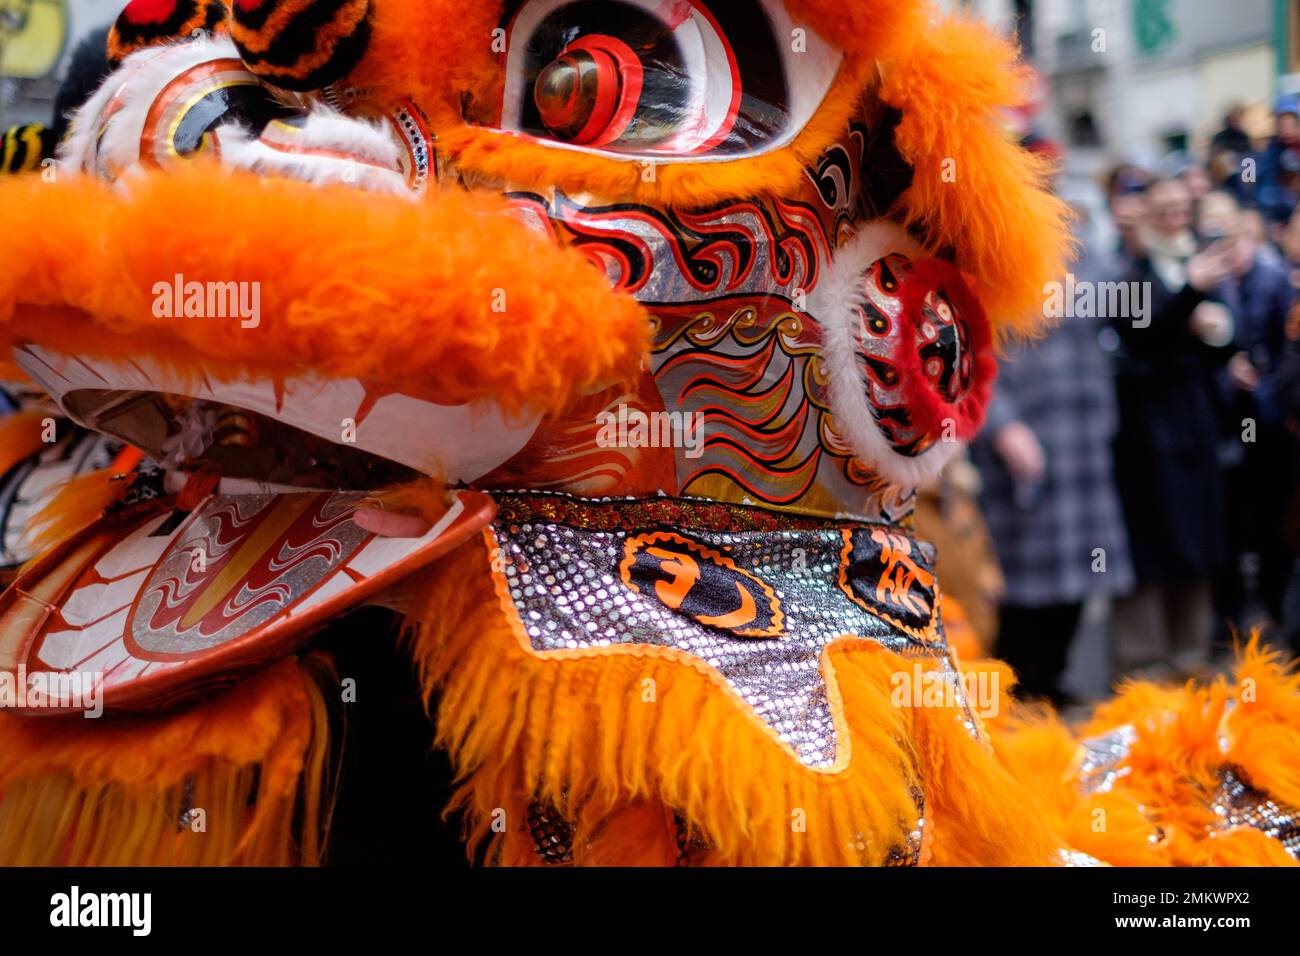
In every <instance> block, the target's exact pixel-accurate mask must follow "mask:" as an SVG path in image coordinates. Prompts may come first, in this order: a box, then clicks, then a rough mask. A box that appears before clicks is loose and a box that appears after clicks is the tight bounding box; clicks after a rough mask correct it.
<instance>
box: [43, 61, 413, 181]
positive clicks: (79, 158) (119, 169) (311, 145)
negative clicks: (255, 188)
mask: <svg viewBox="0 0 1300 956" xmlns="http://www.w3.org/2000/svg"><path fill="white" fill-rule="evenodd" d="M228 59H234V60H238V59H239V51H238V50H237V49H236V48H235V45H234V43H232V42H231V40H230V38H229V37H224V36H203V37H200V38H198V39H194V40H183V41H180V42H178V43H175V44H168V45H164V46H157V47H149V48H147V49H144V50H138V51H136V52H135V53H132V54H131V55H130V56H128V57H127V58H126V59H125V60H123V61H122V65H121V67H119V68H118V69H117V70H116V71H114V72H113V73H112V74H111V75H110V76H109V77H108V79H107V80H105V81H104V83H103V85H101V86H100V88H99V89H98V90H97V91H96V93H95V95H94V96H92V97H91V98H90V100H88V101H87V102H86V104H85V105H84V106H83V107H82V108H81V109H80V110H78V111H77V112H76V113H75V114H74V116H73V119H72V124H71V128H70V132H69V135H68V138H67V139H66V140H65V141H64V143H63V145H62V146H61V147H60V149H59V158H60V160H61V161H62V162H63V163H65V164H66V165H67V166H68V168H69V169H70V170H71V171H73V172H87V173H95V174H98V175H101V176H104V177H105V178H108V179H117V178H119V177H125V178H130V177H131V176H132V175H133V174H134V173H136V172H137V171H139V170H140V169H141V168H142V164H141V162H140V149H141V140H142V138H143V136H144V127H145V123H146V122H147V121H148V117H149V111H150V110H151V109H152V108H153V105H154V103H155V101H156V100H157V98H158V96H159V94H160V93H162V91H163V90H164V89H165V88H166V87H167V85H168V84H169V83H171V82H172V80H174V79H175V78H176V77H177V76H179V75H181V74H182V73H184V72H185V71H186V70H189V69H192V68H193V67H196V66H199V65H200V64H202V63H207V62H210V61H212V60H228ZM243 72H244V73H245V74H246V75H247V76H248V78H249V79H250V80H252V81H257V77H256V76H254V75H253V74H252V73H249V72H247V71H243ZM267 93H268V96H269V95H271V91H270V90H268V91H267ZM115 102H116V103H119V104H120V108H119V109H117V111H116V112H114V113H113V114H112V115H111V116H108V117H107V119H106V118H105V114H106V113H107V112H108V110H109V108H110V106H111V105H112V104H114V103H115ZM215 132H216V138H217V141H218V143H219V144H220V149H221V159H222V162H223V163H225V164H227V165H230V166H235V167H238V168H242V169H251V170H256V171H258V172H265V173H270V174H272V175H280V176H286V177H290V178H294V179H301V180H304V181H306V182H310V183H318V184H319V183H346V184H348V185H353V186H358V187H360V188H362V189H367V190H371V191H375V192H384V193H393V194H396V195H410V190H409V189H408V188H407V185H406V178H405V176H404V175H403V174H402V173H401V165H400V156H401V152H400V146H399V144H398V142H397V141H396V139H395V138H394V136H393V135H392V134H391V132H390V131H389V130H387V129H386V128H385V127H384V126H383V125H382V124H380V123H374V122H370V121H367V120H362V119H354V118H353V117H350V116H345V115H344V114H342V113H339V112H337V111H335V110H333V109H331V108H329V107H328V106H325V105H324V104H320V105H316V106H314V107H313V108H312V111H311V112H310V113H309V114H308V115H307V117H306V120H305V122H304V124H303V125H302V127H300V128H298V129H296V130H295V131H294V133H293V139H294V143H295V146H300V147H301V148H302V149H304V150H306V152H303V153H298V152H294V151H286V150H282V149H276V148H275V147H274V146H271V145H268V144H267V143H264V142H262V141H260V140H259V139H255V138H254V137H253V136H252V135H251V134H250V133H249V131H248V130H246V129H244V128H242V127H241V126H239V125H237V124H235V123H226V124H224V125H222V126H220V127H218V128H217V130H216V131H215ZM315 150H319V151H322V152H332V153H342V154H346V155H347V156H355V157H356V160H355V162H352V161H349V160H348V159H346V158H341V157H336V156H327V155H313V152H312V151H315Z"/></svg>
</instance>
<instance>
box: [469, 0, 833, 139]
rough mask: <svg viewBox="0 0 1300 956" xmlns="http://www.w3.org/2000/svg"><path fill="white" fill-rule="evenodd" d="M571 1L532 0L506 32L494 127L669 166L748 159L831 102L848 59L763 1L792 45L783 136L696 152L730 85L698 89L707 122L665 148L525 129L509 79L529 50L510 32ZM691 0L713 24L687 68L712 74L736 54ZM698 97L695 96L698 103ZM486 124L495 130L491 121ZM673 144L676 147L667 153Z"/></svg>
mask: <svg viewBox="0 0 1300 956" xmlns="http://www.w3.org/2000/svg"><path fill="white" fill-rule="evenodd" d="M571 2H572V0H531V2H528V3H525V4H524V6H523V7H522V8H521V9H520V10H519V12H518V13H517V14H516V15H515V18H514V20H512V21H511V23H510V26H509V27H508V28H507V31H506V55H505V66H504V69H505V77H506V82H505V93H504V99H503V102H502V106H501V113H500V121H499V123H498V126H497V128H496V129H494V130H492V131H493V132H498V133H502V134H504V135H507V136H514V137H517V138H521V139H527V140H528V141H529V142H532V143H536V144H538V145H540V146H544V147H546V148H548V149H562V150H569V151H571V152H577V153H585V154H587V155H594V156H602V157H605V158H607V159H611V160H614V161H622V162H628V163H654V164H655V165H665V164H670V163H711V162H712V163H719V162H733V161H735V160H738V159H749V158H753V157H757V156H763V155H766V154H768V153H773V152H776V151H778V150H781V149H784V148H785V147H786V146H789V145H790V143H791V142H793V141H794V140H795V139H796V138H797V137H798V135H799V134H800V133H801V132H802V131H803V130H804V128H805V127H806V126H807V125H808V123H809V122H810V121H811V120H812V118H813V117H814V116H815V115H816V113H817V111H818V109H820V108H821V105H822V103H824V102H825V100H826V96H827V94H828V93H829V92H830V90H831V87H832V85H833V84H834V82H835V78H836V77H837V76H838V75H839V71H840V65H841V63H842V62H843V59H844V54H843V53H842V52H841V51H840V50H838V49H836V48H835V47H834V45H833V44H831V43H830V42H828V41H827V40H825V39H824V38H823V37H822V36H821V35H820V34H818V33H817V32H816V31H814V30H813V29H812V28H811V27H809V26H805V25H803V24H796V23H795V21H794V19H793V18H792V17H791V15H790V12H789V11H788V10H787V9H786V7H785V3H784V2H783V0H758V3H759V5H760V6H761V7H762V8H763V11H764V12H765V13H766V14H767V17H768V20H769V22H770V23H771V25H772V32H773V35H774V36H775V37H776V38H777V42H778V44H780V43H782V42H783V41H782V38H783V37H784V38H786V39H785V41H784V42H785V43H786V49H785V53H784V57H785V59H784V60H783V61H782V63H781V64H780V66H781V69H783V70H784V71H785V74H786V86H787V89H788V90H789V95H790V103H789V112H790V115H789V121H788V122H787V123H786V126H785V129H783V130H782V131H781V132H780V134H779V135H777V136H775V137H773V139H772V140H770V141H768V142H766V143H763V144H762V145H761V146H759V147H758V148H756V149H753V150H749V151H747V152H743V153H723V154H712V153H696V152H691V151H690V150H691V149H698V148H699V147H700V146H702V145H705V144H707V143H708V142H709V139H710V137H712V136H714V134H715V133H716V132H717V131H718V129H719V128H720V127H721V125H722V123H721V122H720V121H719V113H720V112H721V116H722V117H725V116H726V115H727V114H728V113H729V112H730V110H731V95H730V93H729V91H727V92H718V91H713V92H712V96H710V91H708V90H705V91H700V92H698V94H697V95H698V96H701V97H703V98H704V105H705V109H704V110H703V111H702V115H703V116H704V122H703V123H702V124H701V129H700V130H685V131H683V132H682V133H680V134H679V135H678V136H676V137H674V138H673V139H672V140H670V141H669V142H668V143H667V144H665V147H664V150H665V151H660V150H654V151H651V150H646V151H643V152H632V151H627V150H611V149H605V148H601V147H593V146H580V145H575V144H573V143H563V142H560V141H558V140H552V139H547V138H545V137H542V136H537V135H535V134H532V133H528V132H525V131H523V130H521V129H520V128H519V126H520V118H521V116H522V115H523V106H524V104H523V96H524V91H523V89H522V87H521V85H520V84H517V83H514V82H512V81H511V80H512V77H514V76H515V75H516V74H517V73H518V72H520V71H521V70H522V60H523V57H524V55H525V51H524V49H523V44H519V45H518V46H516V44H514V43H512V42H510V38H511V37H513V36H515V35H516V34H519V35H523V36H529V35H531V33H532V31H533V30H534V29H536V27H537V25H538V24H539V23H540V22H541V21H542V20H543V19H545V18H546V17H547V16H549V15H550V14H551V13H552V12H554V11H555V10H556V9H558V8H559V7H562V6H564V5H565V4H567V3H571ZM623 2H624V3H628V4H630V5H632V6H636V7H639V8H641V9H643V10H645V11H646V12H647V13H650V14H655V13H657V12H658V11H659V9H660V8H661V7H662V6H663V5H664V0H623ZM686 2H688V3H690V5H691V6H692V7H694V8H695V16H696V17H697V18H698V19H700V20H702V21H704V23H705V24H706V25H707V26H708V29H707V30H701V31H698V32H697V33H696V36H699V37H701V38H703V40H702V42H701V46H700V47H699V48H697V49H694V50H683V53H684V54H685V55H686V56H687V57H688V64H687V71H688V73H691V74H692V75H695V74H694V73H692V69H693V68H698V69H699V70H700V71H701V72H700V73H699V75H704V76H707V75H709V74H708V69H709V66H708V64H709V63H710V62H711V60H710V58H713V59H712V62H717V60H718V58H722V59H724V60H731V55H730V53H729V51H728V50H727V48H726V44H725V42H723V41H722V40H721V39H720V38H719V33H718V28H717V26H716V24H715V23H714V22H713V17H712V15H711V14H710V13H709V12H708V8H707V7H706V6H702V5H701V0H686ZM796 30H799V31H802V39H803V41H804V43H805V47H804V50H803V52H799V53H796V52H795V51H794V49H793V42H794V37H795V31H796ZM794 57H798V58H799V59H798V61H797V62H798V63H799V65H800V69H799V70H792V69H791V66H792V61H793V58H794ZM730 69H731V71H732V76H733V81H732V82H733V88H734V83H735V79H734V77H735V65H734V61H732V64H731V67H730ZM699 102H700V101H699V100H698V99H697V100H696V103H697V104H698V103H699ZM485 128H487V129H490V130H491V129H492V128H491V127H485ZM704 131H708V132H707V133H706V132H704ZM668 147H671V148H672V149H673V150H676V151H674V152H669V151H666V150H667V148H668Z"/></svg>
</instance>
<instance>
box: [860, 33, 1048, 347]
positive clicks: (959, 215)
mask: <svg viewBox="0 0 1300 956" xmlns="http://www.w3.org/2000/svg"><path fill="white" fill-rule="evenodd" d="M1016 57H1017V51H1016V50H1015V48H1014V47H1013V46H1011V45H1010V44H1009V43H1007V42H1006V41H1004V40H1003V39H1001V38H1000V37H998V36H996V35H995V34H994V33H993V32H992V31H991V30H989V29H988V27H986V26H984V25H982V24H978V23H975V22H973V21H969V20H963V19H960V18H958V19H951V20H945V21H941V22H940V23H938V24H936V25H933V26H932V27H931V29H930V30H928V31H927V32H926V33H925V35H924V36H923V37H922V38H921V40H920V41H919V42H918V43H917V44H916V45H915V46H914V48H913V49H912V51H911V53H910V54H909V55H908V56H907V57H906V58H904V59H902V60H899V61H897V62H892V63H886V64H884V83H883V87H882V89H881V97H882V99H884V100H885V102H887V103H890V104H892V105H893V106H895V107H897V108H898V109H899V110H901V111H902V113H903V118H902V121H901V122H900V123H899V126H898V131H897V137H898V147H899V150H900V151H901V152H902V154H903V156H904V157H905V158H906V159H907V160H908V161H909V162H911V163H912V165H913V166H914V168H915V177H914V179H913V181H912V186H911V188H910V189H908V191H907V192H906V193H905V194H904V195H903V198H902V200H901V205H902V208H903V210H904V211H905V213H906V217H907V222H908V223H909V224H910V225H915V226H918V227H919V228H921V229H922V230H923V232H924V234H925V235H926V236H927V237H928V238H929V240H930V243H931V245H932V246H933V247H935V248H943V247H948V246H950V247H952V248H953V249H954V250H955V251H956V255H957V265H958V266H959V267H960V268H961V269H962V270H963V271H964V272H966V273H967V274H968V275H969V276H970V277H971V278H972V279H973V281H974V285H975V291H976V293H977V295H978V296H979V299H980V302H981V303H982V304H983V306H984V308H985V309H986V310H987V311H988V314H989V319H990V321H991V322H992V323H993V327H994V329H995V330H997V331H998V332H999V333H1000V334H1005V333H1007V332H1010V331H1016V332H1021V333H1029V332H1033V331H1034V330H1035V329H1037V328H1039V327H1041V326H1043V325H1044V324H1045V319H1044V313H1043V301H1044V299H1043V285H1044V284H1045V283H1046V282H1049V281H1051V280H1053V279H1058V278H1060V277H1061V276H1062V275H1063V274H1064V272H1065V268H1066V261H1067V259H1068V258H1069V256H1070V248H1071V240H1070V237H1069V232H1068V229H1067V226H1068V224H1069V222H1070V219H1071V218H1072V217H1071V214H1070V212H1069V207H1068V206H1067V205H1066V204H1065V203H1064V202H1062V201H1061V200H1060V199H1058V198H1057V197H1055V196H1053V195H1052V194H1051V192H1050V191H1049V190H1048V182H1049V180H1050V178H1051V175H1052V172H1053V170H1052V167H1051V166H1050V164H1048V163H1046V162H1044V161H1043V160H1042V159H1040V158H1038V157H1036V156H1034V155H1033V154H1031V153H1029V152H1028V151H1026V150H1024V149H1021V148H1020V147H1019V146H1018V145H1017V144H1015V143H1013V142H1011V141H1009V140H1008V139H1007V138H1006V136H1005V134H1004V133H1003V131H1002V128H1001V124H1000V121H999V116H998V112H999V111H1000V110H1001V109H1004V108H1006V107H1010V106H1014V105H1016V104H1018V103H1020V102H1022V101H1023V99H1024V96H1025V93H1026V90H1027V83H1028V78H1027V75H1026V73H1025V70H1024V69H1023V68H1018V67H1017V66H1016V62H1015V61H1016Z"/></svg>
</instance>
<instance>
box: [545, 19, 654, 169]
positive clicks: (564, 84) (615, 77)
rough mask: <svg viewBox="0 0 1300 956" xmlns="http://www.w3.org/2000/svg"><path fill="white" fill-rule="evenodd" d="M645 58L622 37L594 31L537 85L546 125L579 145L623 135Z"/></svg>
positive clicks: (566, 52)
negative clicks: (634, 50)
mask: <svg viewBox="0 0 1300 956" xmlns="http://www.w3.org/2000/svg"><path fill="white" fill-rule="evenodd" d="M642 83H643V73H642V66H641V61H640V59H638V57H637V55H636V54H635V53H633V52H632V49H631V47H629V46H628V45H627V44H626V43H624V42H623V41H622V40H619V39H618V38H616V37H611V36H605V35H604V34H589V35H588V36H584V37H582V38H580V39H578V40H575V41H574V42H573V43H570V44H569V45H568V46H567V47H565V48H564V50H563V51H561V53H560V55H559V56H558V57H556V58H555V60H554V61H552V62H551V63H550V64H549V65H547V66H546V67H545V68H544V69H543V70H542V72H541V73H540V74H538V77H537V82H536V84H535V85H534V87H533V98H534V100H535V101H536V103H537V110H538V113H539V114H540V116H541V120H542V122H543V123H544V124H545V125H546V128H547V129H548V130H550V131H551V133H552V134H554V135H555V136H556V137H557V138H558V139H560V140H563V141H564V142H566V143H572V144H574V145H575V146H604V145H607V144H608V143H612V142H613V141H614V140H616V139H618V138H619V137H620V136H622V135H623V133H624V132H625V131H626V130H627V128H628V125H629V124H630V123H631V122H632V119H633V117H635V116H636V108H637V104H638V103H639V102H640V100H641V88H642Z"/></svg>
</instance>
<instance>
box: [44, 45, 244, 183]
mask: <svg viewBox="0 0 1300 956" xmlns="http://www.w3.org/2000/svg"><path fill="white" fill-rule="evenodd" d="M226 59H236V60H237V59H239V51H238V50H236V49H235V44H234V43H232V42H231V40H230V38H229V37H221V36H206V35H205V36H203V37H201V38H199V39H196V40H181V41H179V42H177V43H173V44H167V45H163V46H156V47H147V48H145V49H143V50H137V51H136V52H135V53H132V54H131V55H130V56H128V57H127V58H126V59H125V60H123V61H122V65H121V66H120V67H118V68H117V69H116V70H114V71H113V72H112V73H111V74H109V76H108V79H106V80H105V81H104V83H103V85H102V86H100V88H99V90H98V91H97V92H96V93H95V95H94V96H92V97H91V98H90V99H89V100H88V101H87V102H86V105H85V106H83V107H82V108H81V109H79V110H77V112H76V113H74V114H73V118H72V124H71V127H70V130H69V134H68V138H67V139H66V140H65V141H64V143H63V145H62V147H60V149H59V158H60V160H61V161H62V162H64V163H66V164H68V166H69V167H73V168H75V169H76V170H79V171H82V172H88V173H99V174H100V175H102V176H106V177H108V178H115V177H116V176H117V175H119V174H120V173H121V172H124V171H126V170H130V169H133V168H135V167H138V166H139V165H140V140H141V138H142V136H143V135H144V125H145V122H146V120H147V119H148V117H149V110H150V109H151V108H152V107H153V104H154V101H155V100H156V99H157V98H158V94H160V93H161V92H162V91H163V90H164V89H165V88H166V86H167V84H168V83H170V82H171V81H172V80H174V79H175V78H176V77H178V76H179V75H180V74H182V73H184V72H185V71H186V70H188V69H191V68H192V67H196V66H198V65H199V64H200V63H207V62H208V61H210V60H226ZM248 75H249V77H250V78H252V79H256V77H255V76H253V74H252V73H249V74H248ZM114 100H119V101H120V102H121V104H122V106H121V109H119V110H118V111H117V112H116V113H114V114H113V115H112V116H110V117H109V118H108V119H107V121H105V119H104V113H105V111H106V110H107V109H108V106H109V104H110V103H112V102H113V101H114ZM101 131H102V135H101Z"/></svg>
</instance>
